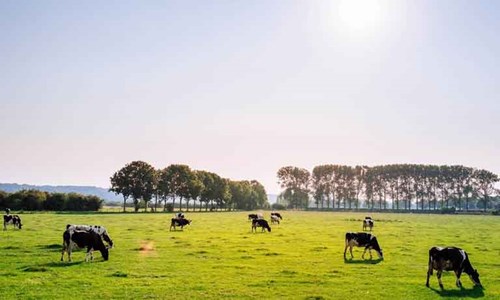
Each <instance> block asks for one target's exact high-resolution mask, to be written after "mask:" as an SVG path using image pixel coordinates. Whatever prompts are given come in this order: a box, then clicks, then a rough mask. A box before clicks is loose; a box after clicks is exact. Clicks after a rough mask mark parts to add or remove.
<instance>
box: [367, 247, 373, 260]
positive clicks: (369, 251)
mask: <svg viewBox="0 0 500 300" xmlns="http://www.w3.org/2000/svg"><path fill="white" fill-rule="evenodd" d="M368 253H369V254H370V259H372V258H373V256H372V248H368Z"/></svg>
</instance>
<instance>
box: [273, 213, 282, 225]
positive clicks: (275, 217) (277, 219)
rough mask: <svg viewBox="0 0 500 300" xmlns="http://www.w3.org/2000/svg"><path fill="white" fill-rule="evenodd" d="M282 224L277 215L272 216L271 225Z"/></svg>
mask: <svg viewBox="0 0 500 300" xmlns="http://www.w3.org/2000/svg"><path fill="white" fill-rule="evenodd" d="M275 223H278V224H279V223H280V218H279V217H278V216H276V215H271V224H275Z"/></svg>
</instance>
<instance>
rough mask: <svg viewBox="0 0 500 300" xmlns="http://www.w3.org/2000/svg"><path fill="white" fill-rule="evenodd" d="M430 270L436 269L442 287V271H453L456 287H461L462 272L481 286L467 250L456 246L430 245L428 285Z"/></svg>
mask: <svg viewBox="0 0 500 300" xmlns="http://www.w3.org/2000/svg"><path fill="white" fill-rule="evenodd" d="M432 270H436V271H437V272H436V276H437V278H438V282H439V287H440V288H441V289H442V288H443V282H442V281H441V274H442V273H443V271H451V270H453V271H454V272H455V275H456V277H457V280H456V285H457V287H460V288H461V287H462V282H460V275H461V274H462V272H464V273H466V274H468V275H469V278H470V280H472V282H473V283H474V284H475V285H477V286H479V287H482V285H481V281H479V273H478V272H477V270H476V269H474V268H473V267H472V265H471V263H470V261H469V256H468V255H467V252H465V251H464V250H462V249H460V248H457V247H446V248H441V247H432V248H431V249H430V250H429V269H428V270H427V282H426V284H425V285H426V286H427V287H429V277H430V276H431V275H432Z"/></svg>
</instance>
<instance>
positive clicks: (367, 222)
mask: <svg viewBox="0 0 500 300" xmlns="http://www.w3.org/2000/svg"><path fill="white" fill-rule="evenodd" d="M374 223H375V221H373V219H372V218H370V217H366V218H365V219H364V220H363V231H365V230H366V228H370V231H372V230H373V224H374Z"/></svg>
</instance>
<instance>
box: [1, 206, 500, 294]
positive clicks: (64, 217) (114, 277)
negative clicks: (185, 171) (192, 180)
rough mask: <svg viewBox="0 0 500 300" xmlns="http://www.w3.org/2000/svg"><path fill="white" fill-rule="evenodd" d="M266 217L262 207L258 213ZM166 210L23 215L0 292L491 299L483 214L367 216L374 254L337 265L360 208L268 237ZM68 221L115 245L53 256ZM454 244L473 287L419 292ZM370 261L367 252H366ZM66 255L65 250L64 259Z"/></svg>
mask: <svg viewBox="0 0 500 300" xmlns="http://www.w3.org/2000/svg"><path fill="white" fill-rule="evenodd" d="M264 214H265V216H266V218H267V219H269V212H264ZM172 215H173V214H144V213H141V214H131V213H129V214H118V213H116V214H24V215H21V218H22V219H23V224H24V228H23V229H22V230H14V229H12V227H9V228H8V230H7V231H3V232H2V233H1V238H0V252H1V254H2V259H1V260H0V266H1V267H0V295H1V298H2V299H7V298H12V299H16V298H17V299H25V298H33V299H34V298H36V299H56V298H61V299H62V298H65V299H69V298H72V299H84V298H87V299H89V298H102V299H108V298H117V299H118V298H121V299H123V298H134V299H135V298H138V299H144V298H146V299H149V298H159V299H174V298H178V299H190V298H205V299H219V298H227V299H234V298H238V299H253V298H265V299H273V298H275V299H277V298H282V299H306V298H311V299H315V298H316V299H318V298H320V299H321V298H324V299H350V298H353V295H356V296H355V298H362V297H369V298H370V299H436V298H440V296H444V297H446V298H449V297H466V298H467V297H470V298H478V297H483V298H484V299H500V258H499V257H500V242H499V241H500V219H499V218H498V217H493V216H456V215H453V216H448V215H446V216H443V215H412V214H372V217H373V218H374V219H375V227H374V233H375V234H376V235H377V238H378V239H379V242H380V244H381V247H382V248H383V250H384V256H385V260H383V261H380V260H377V259H376V258H377V256H376V254H375V252H373V254H374V260H373V261H371V262H370V261H368V260H366V261H361V254H362V248H355V249H354V255H355V258H354V260H353V261H346V262H344V259H343V251H344V235H345V232H346V231H360V230H361V227H362V224H361V219H363V218H364V216H365V214H361V213H327V212H288V211H284V212H283V215H284V220H283V221H282V223H281V224H280V225H274V226H273V225H271V226H272V232H271V233H267V232H265V233H261V232H260V229H259V232H258V233H251V231H250V222H249V221H247V219H246V216H247V213H244V212H237V213H192V212H188V213H186V217H187V218H188V219H192V220H193V224H192V225H189V226H187V227H186V228H185V229H184V231H177V232H170V231H169V230H168V227H169V220H170V218H171V217H172ZM68 223H73V224H100V225H103V226H106V227H107V229H108V231H109V233H110V235H111V237H112V239H113V241H114V243H115V248H114V249H112V250H111V251H110V260H109V261H107V262H103V261H102V258H101V256H100V253H99V252H96V253H95V254H94V256H95V258H96V259H95V261H94V262H93V263H85V262H83V259H84V256H85V254H84V252H82V251H77V252H74V253H73V262H72V263H69V262H60V261H59V259H60V250H61V243H62V233H63V230H64V228H65V226H66V224H68ZM433 245H443V246H444V245H455V246H458V247H462V248H463V249H465V250H466V251H467V252H468V253H469V257H470V260H471V262H472V265H473V266H474V267H475V268H477V269H478V271H479V273H480V275H481V281H482V283H483V285H484V287H485V289H484V290H480V289H473V288H472V282H471V281H470V280H469V278H468V276H467V275H466V274H464V275H463V276H462V282H463V284H464V288H465V289H464V290H460V289H459V288H457V287H456V286H455V277H454V275H453V274H452V273H445V274H444V276H443V283H444V286H445V291H440V290H439V286H438V283H437V279H436V277H435V273H434V275H433V277H432V278H431V288H430V289H429V288H426V287H425V279H426V271H427V259H428V254H427V252H428V249H429V248H430V247H431V246H433ZM368 257H369V256H368V255H367V256H366V258H368ZM65 259H66V257H65Z"/></svg>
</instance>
